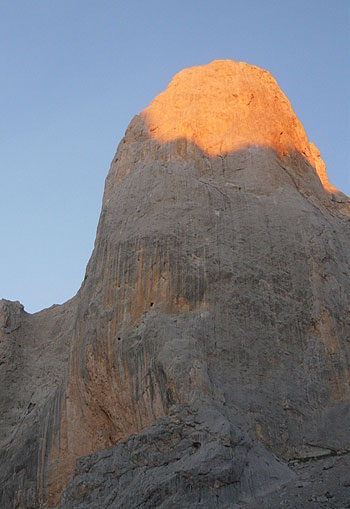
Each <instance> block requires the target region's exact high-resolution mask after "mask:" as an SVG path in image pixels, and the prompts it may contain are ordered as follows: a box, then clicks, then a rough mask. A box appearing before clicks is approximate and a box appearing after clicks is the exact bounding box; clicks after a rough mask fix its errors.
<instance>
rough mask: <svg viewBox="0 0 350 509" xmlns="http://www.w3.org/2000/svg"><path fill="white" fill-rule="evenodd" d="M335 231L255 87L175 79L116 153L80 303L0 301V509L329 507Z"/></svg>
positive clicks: (344, 235)
mask: <svg viewBox="0 0 350 509" xmlns="http://www.w3.org/2000/svg"><path fill="white" fill-rule="evenodd" d="M349 218H350V205H349V200H348V198H347V197H346V196H344V195H343V194H342V193H341V192H339V191H338V190H337V189H336V188H334V187H333V186H331V185H330V184H329V181H328V177H327V173H326V169H325V165H324V163H323V161H322V159H321V157H320V153H319V151H318V149H317V148H316V147H315V146H314V145H313V144H312V143H309V140H308V138H307V135H306V133H305V130H304V128H303V126H302V125H301V123H300V122H299V120H298V119H297V117H296V116H295V114H294V112H293V109H292V107H291V105H290V103H289V101H288V99H287V98H286V97H285V95H284V94H283V93H282V92H281V90H280V89H279V87H278V85H277V83H276V81H275V80H274V79H273V78H272V76H271V75H270V74H269V73H268V72H267V71H264V70H261V69H259V68H257V67H254V66H250V65H248V64H245V63H238V62H233V61H229V60H220V61H214V62H212V63H211V64H209V65H206V66H199V67H194V68H191V69H185V70H183V71H181V72H180V73H179V74H178V75H176V76H175V78H174V79H173V81H172V82H171V83H170V85H169V87H168V89H167V90H166V91H165V92H163V93H162V94H160V95H159V96H158V97H157V98H156V99H155V100H154V101H153V102H152V103H151V105H150V106H149V107H148V108H146V109H145V110H144V111H143V112H141V113H140V114H139V115H137V116H135V117H134V118H133V120H132V121H131V123H130V125H129V127H128V129H127V131H126V133H125V137H124V138H123V140H122V141H121V143H120V145H119V147H118V150H117V152H116V155H115V157H114V159H113V161H112V164H111V168H110V171H109V174H108V176H107V179H106V185H105V192H104V197H103V204H102V211H101V216H100V221H99V225H98V229H97V235H96V242H95V247H94V250H93V253H92V256H91V259H90V261H89V263H88V266H87V269H86V275H85V279H84V281H83V283H82V286H81V288H80V290H79V291H78V293H77V295H76V296H75V297H74V298H73V299H72V300H70V301H68V302H67V303H65V304H63V305H61V306H53V307H51V308H49V309H46V310H43V311H41V312H39V313H36V314H34V315H29V314H28V313H26V312H25V311H24V309H23V307H22V306H21V305H20V304H19V303H14V302H9V301H5V300H3V301H1V305H0V383H1V385H0V387H1V389H0V398H1V399H0V402H1V409H2V417H1V423H0V429H1V435H0V439H1V443H0V447H1V453H0V476H1V487H2V488H1V497H0V506H1V507H4V508H12V507H33V508H37V507H48V508H49V507H62V508H66V509H70V508H87V507H91V508H101V507H113V508H117V507H129V508H134V507H149V508H151V507H162V508H168V507H169V508H170V507H172V508H174V507H178V508H183V507H196V508H197V507H198V508H199V507H203V508H204V507H206V508H211V507H213V508H214V507H223V508H224V507H227V508H233V507H265V506H264V504H267V505H266V507H273V505H271V504H275V503H276V507H277V506H279V504H280V503H281V501H282V502H283V503H285V506H287V507H288V505H287V504H289V507H308V505H307V504H309V505H310V507H317V504H320V503H321V502H320V501H322V497H324V498H323V501H324V500H326V501H327V504H328V506H329V507H344V505H341V504H344V500H346V497H348V496H349V495H347V490H349V489H350V488H348V487H347V482H348V480H347V479H345V478H344V480H343V481H342V482H343V483H342V484H341V483H340V484H339V482H338V480H339V476H337V475H333V477H332V475H330V474H328V472H331V473H332V472H341V475H346V471H347V466H348V463H349V462H348V452H349V451H350V438H349V435H348V432H347V430H348V429H349V424H350V399H349V396H350V394H349V393H350V390H349V368H350V359H349V355H350V281H349V273H350V240H349V232H350V223H349ZM322 462H323V463H322ZM325 462H328V463H327V464H326V463H325ZM330 462H331V463H330ZM308 465H310V468H308ZM317 465H320V467H319V468H317ZM330 465H331V466H330ZM323 467H325V468H323ZM326 467H327V468H326ZM337 469H338V470H337ZM303 476H304V477H303ZM301 479H302V480H301ZM298 483H299V484H300V483H301V484H302V485H301V486H300V489H299V488H298ZM348 484H349V485H350V481H349V483H348ZM315 490H316V491H317V490H320V493H318V492H314V491H315ZM261 497H263V498H261ZM283 497H284V498H283ZM286 497H287V498H286ZM269 500H270V502H269ZM269 504H270V505H269ZM298 504H299V505H298ZM313 504H314V505H313ZM315 504H316V505H315Z"/></svg>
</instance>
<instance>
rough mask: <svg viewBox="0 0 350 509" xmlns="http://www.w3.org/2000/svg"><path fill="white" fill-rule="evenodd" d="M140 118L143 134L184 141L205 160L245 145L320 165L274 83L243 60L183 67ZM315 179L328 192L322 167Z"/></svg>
mask: <svg viewBox="0 0 350 509" xmlns="http://www.w3.org/2000/svg"><path fill="white" fill-rule="evenodd" d="M141 116H142V117H143V118H144V119H145V121H146V125H147V127H148V134H149V136H150V137H151V138H153V139H156V140H157V141H158V142H160V143H162V144H163V143H167V142H171V141H175V140H179V139H187V140H189V141H191V142H193V143H195V144H196V145H197V146H198V147H200V148H201V149H202V150H203V151H204V152H205V153H206V154H207V155H208V156H211V157H215V156H219V155H224V154H228V153H230V152H233V151H236V150H239V149H242V148H245V147H249V146H262V147H269V148H273V149H274V150H275V151H276V152H277V154H278V155H279V157H281V158H283V157H285V156H287V155H288V154H289V153H291V152H293V151H298V152H300V153H301V154H302V155H303V156H304V157H305V158H306V159H307V160H308V161H309V162H310V164H311V165H312V166H313V167H314V168H315V169H316V170H317V171H318V170H319V169H321V167H322V165H321V164H319V163H317V164H316V162H315V161H319V160H320V161H322V159H320V157H319V153H318V156H317V155H316V151H317V149H316V151H315V149H314V148H313V147H314V145H312V146H310V144H309V141H308V138H307V135H306V132H305V130H304V127H303V126H302V124H301V122H300V121H299V120H298V118H297V116H296V115H295V113H294V111H293V108H292V106H291V104H290V102H289V101H288V99H287V97H286V96H285V95H284V93H283V92H282V91H281V89H280V88H279V86H278V84H277V82H276V80H275V79H274V78H273V77H272V76H271V74H270V73H269V72H268V71H265V70H263V69H260V68H258V67H255V66H252V65H249V64H246V63H244V62H234V61H232V60H214V61H213V62H211V63H210V64H208V65H202V66H197V67H192V68H188V69H184V70H183V71H181V72H179V73H178V74H177V75H176V76H175V77H174V78H173V80H172V81H171V83H170V84H169V86H168V88H167V90H165V91H164V92H162V93H161V94H159V95H158V96H157V97H156V98H155V99H154V100H153V101H152V103H151V104H150V106H148V108H146V109H144V110H143V112H142V113H141ZM322 163H323V161H322ZM323 166H324V163H323ZM321 175H322V176H321ZM321 175H320V174H319V176H320V180H321V181H322V184H323V185H324V187H325V188H326V189H327V190H331V189H330V188H333V186H330V184H329V182H328V177H327V174H326V173H325V166H324V169H323V167H322V171H321ZM324 175H326V177H325V176H324ZM333 189H335V188H333Z"/></svg>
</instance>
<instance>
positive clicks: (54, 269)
mask: <svg viewBox="0 0 350 509" xmlns="http://www.w3.org/2000/svg"><path fill="white" fill-rule="evenodd" d="M349 34H350V1H349V0H215V1H214V0H186V1H184V0H177V1H176V2H175V1H170V0H169V1H167V0H163V1H159V0H147V1H145V0H139V1H138V0H128V1H126V0H120V1H118V0H113V1H112V0H56V1H55V0H0V66H1V73H0V80H1V83H0V90H1V97H0V101H1V104H0V111H1V116H0V146H1V159H0V176H1V179H0V185H1V200H0V233H1V244H0V247H1V249H0V298H7V299H10V300H19V301H21V302H22V304H24V306H25V309H26V310H27V311H28V312H35V311H38V310H40V309H42V308H44V307H48V306H50V305H52V304H54V303H56V304H58V303H62V302H64V301H65V300H67V299H69V298H70V297H72V296H73V295H74V294H75V293H76V291H77V290H78V289H79V286H80V283H81V281H82V279H83V277H84V272H85V267H86V264H87V261H88V259H89V257H90V254H91V252H92V248H93V243H94V239H95V233H96V226H97V221H98V217H99V213H100V207H101V200H102V193H103V185H104V180H105V177H106V175H107V172H108V168H109V164H110V161H111V160H112V158H113V155H114V153H115V150H116V147H117V145H118V143H119V141H120V139H121V138H122V136H123V134H124V132H125V129H126V128H127V126H128V123H129V121H130V120H131V118H132V117H133V116H134V115H135V114H136V113H138V112H139V111H140V110H142V109H143V108H144V107H146V106H147V105H148V104H149V103H150V101H151V100H152V99H153V98H154V96H155V95H157V94H158V93H159V92H161V91H162V90H164V89H165V88H166V87H167V85H168V83H169V81H170V80H171V78H172V77H173V75H174V74H176V73H177V72H178V71H180V70H181V69H183V68H184V67H190V66H193V65H200V64H206V63H208V62H210V61H212V60H214V59H225V58H229V59H232V60H238V61H245V62H248V63H250V64H254V65H257V66H259V67H262V68H265V69H267V70H269V71H270V72H271V73H272V75H273V76H274V77H275V78H276V79H277V81H278V83H279V85H280V86H281V88H282V90H283V91H284V92H285V93H286V95H287V96H288V98H289V99H290V101H291V103H292V106H293V108H294V110H295V112H296V114H297V115H298V117H299V118H300V120H301V122H302V123H303V125H304V127H305V129H306V132H307V134H308V136H309V139H310V141H313V142H314V143H316V145H317V146H318V148H319V149H320V151H321V155H322V156H323V158H324V160H325V162H326V164H327V169H328V175H329V179H330V181H331V183H333V184H334V185H336V186H337V187H338V188H339V189H340V190H342V191H343V192H345V193H346V194H348V195H350V175H349V141H350V140H349V133H350V129H349V93H350V86H349V85H350V79H349V76H350V62H349Z"/></svg>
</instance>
